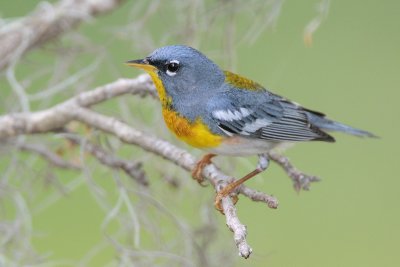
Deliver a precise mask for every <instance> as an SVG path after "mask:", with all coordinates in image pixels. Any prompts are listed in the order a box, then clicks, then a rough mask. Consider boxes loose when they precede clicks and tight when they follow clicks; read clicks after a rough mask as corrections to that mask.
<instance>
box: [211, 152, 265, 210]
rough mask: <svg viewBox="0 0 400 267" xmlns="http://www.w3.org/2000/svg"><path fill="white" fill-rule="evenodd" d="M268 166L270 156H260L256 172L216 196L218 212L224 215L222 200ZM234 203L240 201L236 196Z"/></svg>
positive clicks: (235, 182)
mask: <svg viewBox="0 0 400 267" xmlns="http://www.w3.org/2000/svg"><path fill="white" fill-rule="evenodd" d="M268 165H269V159H268V155H267V154H259V155H258V164H257V168H256V169H255V170H254V171H252V172H250V173H248V174H247V175H245V176H243V177H242V178H240V179H239V180H236V181H233V182H232V183H230V184H228V185H227V186H225V187H224V188H223V189H222V190H221V191H219V192H218V193H217V195H216V196H215V202H214V205H215V208H216V209H217V210H219V211H220V212H221V213H223V209H222V207H221V200H222V198H224V197H226V196H229V194H231V193H232V192H233V191H234V190H235V189H236V188H237V187H238V186H240V185H241V184H243V183H244V182H246V181H247V180H249V179H250V178H253V177H254V176H256V175H257V174H259V173H260V172H263V171H265V170H266V169H267V168H268ZM233 201H234V204H236V202H237V201H238V198H237V196H235V198H234V199H233Z"/></svg>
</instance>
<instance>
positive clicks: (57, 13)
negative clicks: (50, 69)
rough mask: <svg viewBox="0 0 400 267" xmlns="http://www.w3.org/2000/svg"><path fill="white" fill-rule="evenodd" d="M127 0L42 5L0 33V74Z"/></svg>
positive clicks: (72, 0)
mask: <svg viewBox="0 0 400 267" xmlns="http://www.w3.org/2000/svg"><path fill="white" fill-rule="evenodd" d="M122 2H124V1H123V0H95V1H93V0H61V1H59V2H58V3H56V4H54V5H51V4H49V3H48V2H46V3H44V2H41V3H40V4H39V5H38V6H37V8H36V10H35V11H34V12H32V14H30V15H29V16H27V17H25V18H23V19H21V20H17V21H15V22H13V23H11V24H8V25H3V26H2V28H1V29H0V43H1V47H0V70H2V69H4V68H6V67H7V66H9V65H10V63H12V62H13V61H17V60H18V59H19V58H20V57H21V56H22V55H23V54H25V53H26V52H27V51H29V50H31V49H32V48H34V47H38V46H40V45H42V44H44V43H46V42H48V41H50V40H53V39H55V38H57V37H58V36H60V35H62V34H63V33H65V32H68V31H70V30H72V29H74V28H75V27H77V26H78V25H79V24H80V23H82V22H84V21H87V20H89V19H90V18H91V17H93V16H97V15H102V14H105V13H107V12H110V11H112V10H113V9H115V8H116V7H118V6H119V5H120V4H121V3H122Z"/></svg>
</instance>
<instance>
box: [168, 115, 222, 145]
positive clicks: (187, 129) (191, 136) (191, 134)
mask: <svg viewBox="0 0 400 267" xmlns="http://www.w3.org/2000/svg"><path fill="white" fill-rule="evenodd" d="M163 116H164V120H165V123H166V124H167V127H168V128H169V129H170V130H171V131H172V132H173V133H174V134H175V135H176V136H177V137H178V138H179V139H180V140H182V141H184V142H186V143H188V144H189V145H191V146H194V147H198V148H213V147H217V146H219V145H220V144H221V142H222V137H221V136H219V135H215V134H213V133H212V132H210V130H209V128H208V127H207V126H206V125H205V124H204V123H203V122H202V121H201V119H197V120H196V121H194V122H192V123H191V122H189V121H188V120H187V119H185V118H184V117H182V116H180V115H179V114H178V113H177V112H175V111H172V110H170V109H167V108H163Z"/></svg>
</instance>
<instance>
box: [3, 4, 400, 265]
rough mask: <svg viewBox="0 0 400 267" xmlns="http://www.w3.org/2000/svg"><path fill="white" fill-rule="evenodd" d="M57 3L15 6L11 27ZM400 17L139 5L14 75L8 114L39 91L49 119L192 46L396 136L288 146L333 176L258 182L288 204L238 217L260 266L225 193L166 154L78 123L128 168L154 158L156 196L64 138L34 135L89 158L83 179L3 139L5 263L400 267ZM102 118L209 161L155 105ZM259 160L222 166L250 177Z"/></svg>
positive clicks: (7, 16) (9, 81)
mask: <svg viewBox="0 0 400 267" xmlns="http://www.w3.org/2000/svg"><path fill="white" fill-rule="evenodd" d="M56 2H57V1H49V2H46V3H45V2H39V1H26V0H14V1H3V2H2V3H1V4H0V16H1V19H0V33H4V32H7V31H8V30H9V28H10V25H11V24H13V23H18V21H20V20H21V19H22V18H23V17H24V16H27V15H29V14H30V13H31V12H32V11H33V10H38V9H51V8H52V5H53V4H55V3H56ZM64 2H66V1H64ZM76 12H77V13H79V9H78V10H76ZM399 12H400V2H399V1H396V0H385V1H372V0H367V1H357V0H354V1H335V0H332V1H327V0H323V1H321V0H306V1H283V0H270V1H261V0H260V1H256V0H251V1H227V0H226V1H205V0H191V1H177V0H176V1H144V0H138V1H126V2H124V3H122V4H121V5H120V6H118V7H116V8H115V9H114V10H112V12H109V13H108V14H105V15H101V16H93V17H90V18H87V20H85V21H84V22H83V23H82V24H81V25H79V27H76V30H73V31H71V32H69V33H67V34H64V35H62V36H61V37H60V38H58V39H56V40H54V41H52V42H49V43H46V44H45V45H43V46H41V47H38V48H37V49H35V50H32V51H30V52H29V53H27V54H26V55H25V56H24V57H23V58H21V59H20V60H18V62H16V64H15V66H12V67H9V68H8V69H6V70H3V71H2V72H1V73H0V92H1V94H2V97H1V99H0V112H1V114H7V113H12V112H20V111H21V110H23V109H22V107H21V103H20V102H19V99H18V96H17V95H16V94H15V90H14V89H15V86H17V88H19V87H18V86H21V88H23V90H25V91H26V92H27V94H28V95H29V96H30V98H29V104H30V105H29V108H30V110H32V111H37V110H41V109H45V108H48V107H51V106H53V105H55V104H56V103H59V102H62V101H65V100H66V99H68V98H69V97H71V96H73V95H76V94H78V93H79V92H82V91H88V90H91V89H93V88H95V87H96V86H99V85H102V84H106V83H110V82H112V81H115V80H116V79H118V78H121V77H124V78H134V77H136V76H137V75H139V74H141V72H140V71H138V70H135V69H132V68H128V67H126V66H125V65H124V64H123V63H124V62H125V61H127V60H131V59H136V58H142V57H144V56H145V55H147V54H148V53H149V52H151V51H152V50H153V49H155V48H157V47H160V46H163V45H167V44H177V43H182V44H187V45H191V46H193V47H195V48H198V49H199V50H201V51H202V52H204V53H205V54H206V55H208V56H209V57H210V58H211V59H213V60H214V61H215V62H217V63H218V64H219V65H220V66H221V67H223V68H225V69H230V70H233V71H235V72H237V73H240V74H242V75H244V76H247V77H249V78H251V79H253V80H255V81H257V82H259V83H260V84H263V85H264V86H266V87H267V88H269V89H270V90H272V91H273V92H275V93H277V94H280V95H283V96H285V97H287V98H289V99H291V100H294V101H296V102H299V103H301V104H302V105H304V106H306V107H308V108H310V109H314V110H318V111H322V112H324V113H326V114H327V115H328V116H329V117H330V118H332V119H335V120H339V121H341V122H344V123H347V124H350V125H352V126H355V127H359V128H361V129H365V130H368V131H371V132H373V133H375V134H376V135H378V136H380V137H381V138H379V139H360V138H355V137H352V136H346V135H343V134H335V137H336V139H337V142H336V143H335V144H326V143H318V142H311V143H304V144H299V145H297V146H296V147H294V148H292V149H290V150H288V151H287V152H286V155H287V156H289V157H290V159H291V160H292V163H293V164H295V165H296V167H298V168H299V169H301V170H303V171H305V172H306V173H310V174H314V175H318V176H320V177H321V178H322V181H321V182H319V183H316V184H313V185H312V187H311V190H310V191H307V192H304V191H303V192H300V193H299V194H297V193H296V192H295V191H294V190H293V188H292V183H291V181H290V179H288V177H287V176H286V174H285V173H284V172H283V171H282V170H281V169H280V167H278V166H276V165H275V164H272V166H271V167H270V168H269V169H268V171H267V172H265V173H263V174H262V175H259V176H258V177H256V178H254V179H253V180H251V181H249V182H248V183H247V185H249V186H251V187H253V188H256V189H258V190H260V191H264V192H267V193H269V194H273V195H274V196H276V197H277V198H278V199H279V203H280V206H279V208H278V209H277V210H271V209H268V208H267V207H266V206H265V205H263V204H260V203H254V202H251V201H250V200H248V199H246V198H244V197H241V199H240V201H239V202H238V204H237V208H238V213H239V217H240V218H241V221H242V222H243V223H244V224H245V225H247V229H248V242H249V244H250V245H251V246H252V248H253V254H252V255H251V257H250V258H249V259H247V260H244V259H242V258H241V257H239V256H238V255H237V250H236V247H235V244H234V242H233V238H232V234H231V232H230V231H229V230H228V229H227V228H226V226H225V218H224V216H221V215H220V214H219V213H218V212H217V211H215V210H214V208H213V198H214V190H213V188H212V187H211V186H208V187H206V188H202V187H199V186H198V185H197V183H196V182H194V181H193V180H192V179H191V177H190V175H189V174H188V173H187V172H185V171H182V170H181V169H180V168H179V167H176V166H175V165H173V164H172V163H170V162H166V161H164V160H163V159H161V158H160V157H157V156H154V155H152V154H149V153H146V152H144V151H142V150H141V149H139V148H136V147H134V146H130V145H124V144H122V143H120V142H119V141H118V140H115V138H112V137H110V136H106V135H105V134H102V133H99V132H96V131H93V130H90V129H86V128H85V127H84V126H82V125H80V124H77V123H76V124H73V125H70V127H73V128H74V129H76V130H77V131H78V132H80V133H82V135H84V136H90V138H92V139H94V140H97V141H98V143H100V144H106V145H105V146H106V147H108V148H110V150H112V151H113V152H114V153H115V154H117V155H118V156H120V157H121V158H125V159H128V160H140V161H141V162H142V163H143V166H144V170H145V172H146V175H147V176H148V178H149V181H150V185H149V186H148V187H142V186H140V185H138V184H136V183H134V182H132V181H131V180H130V179H129V178H127V177H125V176H124V174H122V173H120V172H117V171H115V170H110V169H108V168H106V167H104V166H101V164H100V163H98V162H97V161H96V160H94V159H93V158H91V157H90V156H86V155H83V156H82V153H81V152H80V150H79V148H76V147H71V146H70V144H69V143H68V142H66V141H65V140H63V139H62V138H57V137H54V136H51V135H42V136H34V137H25V138H27V140H32V142H40V143H45V144H46V145H47V146H48V147H50V148H51V149H52V150H53V151H55V152H57V153H59V154H60V155H62V156H63V157H67V158H69V159H71V160H76V161H77V162H78V161H79V162H80V163H83V164H84V165H85V169H84V170H83V171H73V170H62V169H58V168H54V167H52V166H50V165H49V164H48V163H47V162H46V161H44V160H43V159H42V158H40V157H38V156H37V155H35V154H32V153H29V152H21V151H19V150H17V149H14V148H13V147H12V146H9V145H8V146H6V145H1V147H0V173H1V176H0V179H2V180H1V184H0V229H1V230H0V266H167V265H169V266H254V267H255V266H307V267H310V266H352V267H354V266H363V267H365V266H399V265H400V260H399V257H398V255H397V254H398V248H399V241H400V209H399V206H398V205H399V203H400V176H399V174H398V173H399V171H398V170H397V168H396V164H398V161H399V155H398V151H397V149H398V148H399V147H400V146H399V140H398V136H399V134H400V124H399V119H398V116H399V115H400V108H399V104H398V97H400V93H399V88H398V87H399V84H400V73H399V72H400V17H399V14H400V13H399ZM54 15H55V16H56V15H57V14H54ZM0 46H1V44H0ZM43 92H45V95H46V97H43V96H42V93H43ZM95 110H96V111H98V112H100V113H104V114H107V115H111V116H114V117H116V118H119V119H122V120H124V121H125V122H127V123H128V124H130V125H132V126H135V127H136V128H140V129H142V130H143V131H145V132H149V133H152V134H155V135H157V136H158V137H160V138H163V139H166V140H169V141H170V142H172V143H174V144H177V145H178V146H180V147H183V148H185V149H187V150H189V151H191V152H192V153H193V154H195V155H197V156H198V157H200V155H201V154H202V152H201V151H197V150H195V149H193V148H189V147H187V146H186V145H184V144H183V143H180V142H178V141H176V140H175V139H174V137H173V136H172V135H171V134H170V133H169V132H168V131H167V130H166V128H165V126H164V124H163V122H162V118H161V115H160V107H159V104H158V103H157V102H156V101H154V100H152V99H150V98H139V97H135V96H124V97H122V98H118V99H113V100H110V101H107V102H106V103H103V104H101V105H98V106H96V107H95ZM396 148H397V149H396ZM256 162H257V159H256V157H250V158H237V159H236V158H235V159H233V158H227V157H219V158H217V159H216V163H217V164H218V165H219V166H221V168H222V169H223V170H224V171H225V172H226V173H228V174H231V175H235V176H237V177H240V176H241V175H243V174H245V173H247V172H249V171H250V170H252V169H253V168H254V165H255V164H256Z"/></svg>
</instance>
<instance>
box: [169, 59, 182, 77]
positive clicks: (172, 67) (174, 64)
mask: <svg viewBox="0 0 400 267" xmlns="http://www.w3.org/2000/svg"><path fill="white" fill-rule="evenodd" d="M166 65H167V71H166V72H167V74H168V75H169V76H175V75H176V72H177V71H178V70H179V67H180V65H179V61H178V60H171V61H169V62H168V63H167V64H166Z"/></svg>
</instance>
